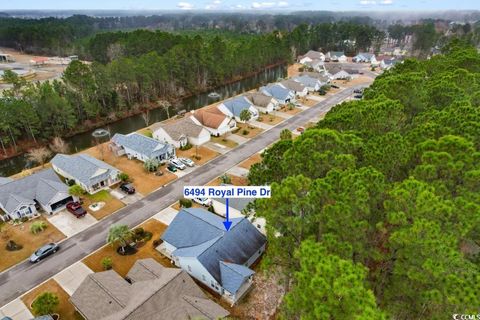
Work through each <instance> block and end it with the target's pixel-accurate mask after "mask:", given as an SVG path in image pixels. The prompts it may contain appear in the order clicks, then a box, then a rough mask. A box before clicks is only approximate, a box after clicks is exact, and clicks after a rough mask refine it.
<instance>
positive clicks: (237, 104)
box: [218, 96, 258, 122]
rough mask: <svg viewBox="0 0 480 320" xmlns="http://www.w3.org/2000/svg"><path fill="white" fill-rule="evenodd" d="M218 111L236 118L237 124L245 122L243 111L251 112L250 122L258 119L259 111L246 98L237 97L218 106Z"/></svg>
mask: <svg viewBox="0 0 480 320" xmlns="http://www.w3.org/2000/svg"><path fill="white" fill-rule="evenodd" d="M218 110H220V111H221V112H222V113H224V114H225V115H226V116H227V117H230V118H235V120H236V121H237V122H243V121H241V119H240V115H241V113H242V111H243V110H247V111H248V112H250V120H256V119H258V110H257V108H255V106H254V105H253V103H252V102H251V101H250V100H248V99H247V97H246V96H237V97H234V98H232V99H228V100H225V101H223V102H222V103H220V104H219V105H218Z"/></svg>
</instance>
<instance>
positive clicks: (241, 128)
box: [235, 123, 263, 138]
mask: <svg viewBox="0 0 480 320" xmlns="http://www.w3.org/2000/svg"><path fill="white" fill-rule="evenodd" d="M237 127H238V130H237V131H236V132H235V134H236V135H238V136H241V137H244V138H253V137H255V136H256V135H259V134H260V133H262V132H263V129H261V128H258V127H254V126H253V125H251V124H246V123H237ZM245 133H246V134H245Z"/></svg>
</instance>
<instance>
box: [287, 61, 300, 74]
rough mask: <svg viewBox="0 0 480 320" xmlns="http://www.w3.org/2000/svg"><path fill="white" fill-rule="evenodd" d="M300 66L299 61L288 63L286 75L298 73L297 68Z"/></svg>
mask: <svg viewBox="0 0 480 320" xmlns="http://www.w3.org/2000/svg"><path fill="white" fill-rule="evenodd" d="M300 67H302V65H301V64H300V63H294V64H292V65H289V66H288V69H287V75H288V77H289V78H290V77H293V76H296V75H298V74H299V73H300V71H298V68H300Z"/></svg>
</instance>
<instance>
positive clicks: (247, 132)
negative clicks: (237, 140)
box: [242, 129, 250, 136]
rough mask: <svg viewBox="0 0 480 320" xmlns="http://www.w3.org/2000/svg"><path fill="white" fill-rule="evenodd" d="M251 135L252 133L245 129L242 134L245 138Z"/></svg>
mask: <svg viewBox="0 0 480 320" xmlns="http://www.w3.org/2000/svg"><path fill="white" fill-rule="evenodd" d="M249 133H250V131H248V130H247V129H243V130H242V134H243V135H244V136H246V135H247V134H249Z"/></svg>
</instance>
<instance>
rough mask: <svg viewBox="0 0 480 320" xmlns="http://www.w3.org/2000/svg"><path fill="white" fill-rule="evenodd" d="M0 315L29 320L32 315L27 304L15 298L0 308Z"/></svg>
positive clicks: (17, 319) (15, 319) (16, 319)
mask: <svg viewBox="0 0 480 320" xmlns="http://www.w3.org/2000/svg"><path fill="white" fill-rule="evenodd" d="M0 317H2V318H3V317H10V318H12V319H13V320H30V319H33V315H32V313H31V312H30V310H28V308H27V306H26V305H25V304H24V303H23V302H22V300H20V298H17V299H15V300H13V301H12V302H10V303H9V304H7V305H5V306H3V307H2V308H1V309H0Z"/></svg>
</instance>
